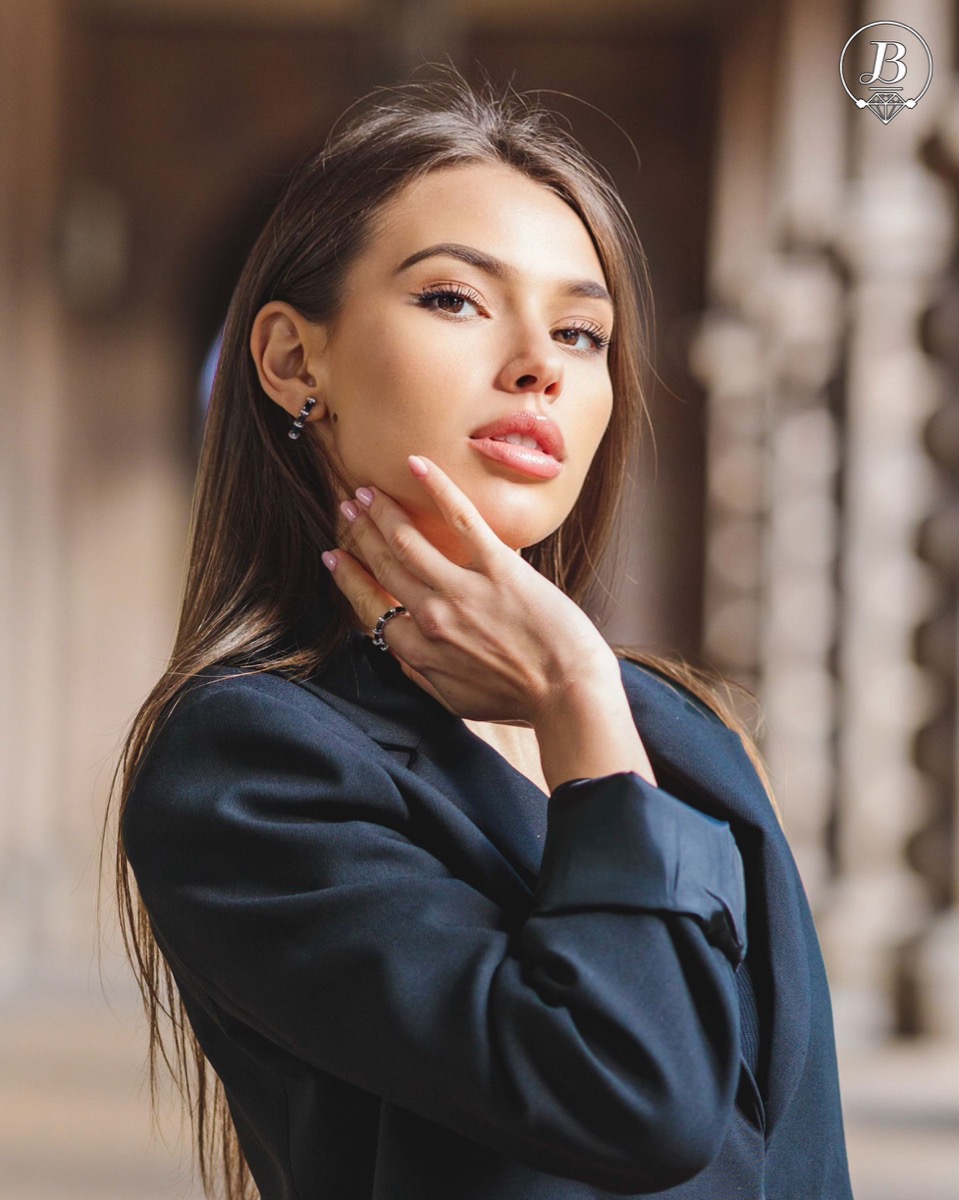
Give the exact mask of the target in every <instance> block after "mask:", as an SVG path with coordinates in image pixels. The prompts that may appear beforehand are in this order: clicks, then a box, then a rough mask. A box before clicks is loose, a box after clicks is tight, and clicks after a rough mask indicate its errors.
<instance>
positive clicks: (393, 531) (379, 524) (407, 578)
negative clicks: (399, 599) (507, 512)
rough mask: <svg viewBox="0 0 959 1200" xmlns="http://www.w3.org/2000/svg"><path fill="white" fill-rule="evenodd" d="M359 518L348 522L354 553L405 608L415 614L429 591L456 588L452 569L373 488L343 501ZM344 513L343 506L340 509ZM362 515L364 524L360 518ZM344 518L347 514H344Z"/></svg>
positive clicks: (407, 518)
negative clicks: (358, 553) (405, 599)
mask: <svg viewBox="0 0 959 1200" xmlns="http://www.w3.org/2000/svg"><path fill="white" fill-rule="evenodd" d="M347 503H348V504H349V506H350V507H351V508H353V509H360V510H361V517H358V518H356V519H355V520H353V521H352V528H351V529H350V532H351V533H353V532H354V531H355V534H356V538H357V545H358V548H360V549H361V551H362V554H363V557H364V558H366V557H367V550H368V549H369V551H370V553H371V554H372V555H374V561H370V562H369V566H370V568H371V569H372V570H373V574H374V575H376V577H377V579H379V580H380V582H381V583H383V584H384V585H385V586H386V587H388V588H391V589H392V590H394V591H396V592H398V593H399V594H401V595H404V596H407V597H409V600H410V603H407V608H409V609H410V611H411V612H413V611H415V609H416V607H417V605H418V603H419V602H420V601H422V600H423V599H425V597H426V595H427V594H428V593H429V592H436V591H441V592H448V591H451V590H453V589H455V587H456V585H457V578H456V572H458V571H459V570H461V569H462V568H460V567H458V566H457V565H456V564H455V563H453V562H451V560H450V559H449V558H448V557H447V556H446V555H445V554H444V553H443V551H442V550H440V549H439V548H438V547H437V546H435V545H434V544H433V543H432V542H431V541H430V540H429V538H427V537H426V535H425V534H423V533H422V532H421V531H420V530H419V529H417V527H416V525H415V524H414V523H413V520H412V518H411V517H410V514H409V513H408V511H407V510H406V509H405V508H404V507H403V506H402V505H401V504H398V503H397V502H396V501H395V500H394V499H393V497H392V496H390V495H388V494H387V493H386V492H382V491H380V490H379V488H372V487H360V488H357V489H356V501H348V502H347ZM341 508H343V511H344V512H346V509H345V507H344V506H341ZM362 513H365V514H366V516H367V518H368V519H367V520H363V519H362ZM347 515H348V514H347Z"/></svg>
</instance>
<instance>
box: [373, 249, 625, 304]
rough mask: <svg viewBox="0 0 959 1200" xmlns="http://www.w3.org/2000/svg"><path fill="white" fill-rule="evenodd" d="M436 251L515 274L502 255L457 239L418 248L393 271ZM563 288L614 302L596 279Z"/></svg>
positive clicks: (498, 273) (492, 271)
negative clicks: (495, 254)
mask: <svg viewBox="0 0 959 1200" xmlns="http://www.w3.org/2000/svg"><path fill="white" fill-rule="evenodd" d="M437 255H447V256H448V257H449V258H458V259H459V260H460V262H465V263H468V264H469V265H470V266H471V267H476V268H477V269H478V270H480V271H484V272H485V273H486V274H487V275H492V277H493V278H494V279H503V280H506V279H510V278H511V277H512V276H514V275H515V274H516V270H515V268H514V267H511V266H509V265H508V264H507V263H504V262H503V261H502V259H499V258H494V257H493V255H492V254H487V253H486V252H485V251H483V250H477V249H476V248H475V246H462V245H460V244H459V243H458V242H438V243H437V244H436V245H435V246H427V247H426V249H425V250H417V251H416V253H415V254H411V255H410V256H409V258H404V259H403V261H402V262H401V263H400V265H399V266H398V267H397V268H396V271H395V272H394V274H396V275H399V274H400V273H401V272H402V271H405V270H407V269H408V268H409V267H412V266H415V265H416V264H417V263H419V262H422V261H423V260H424V259H425V258H434V257H436V256H437ZM560 289H561V291H562V293H563V295H564V296H583V297H585V298H586V299H588V300H605V301H606V303H607V304H612V303H613V298H612V296H610V294H609V292H608V291H607V290H606V288H604V287H603V285H602V284H601V283H597V282H596V280H595V279H567V280H565V281H564V282H563V283H561V284H560Z"/></svg>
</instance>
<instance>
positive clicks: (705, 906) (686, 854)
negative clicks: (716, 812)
mask: <svg viewBox="0 0 959 1200" xmlns="http://www.w3.org/2000/svg"><path fill="white" fill-rule="evenodd" d="M535 900H536V908H537V911H538V912H561V911H567V910H570V909H584V908H593V909H595V908H597V907H615V908H628V909H637V910H642V911H657V912H674V913H681V914H683V915H685V916H689V917H693V918H694V919H695V920H696V921H697V922H698V923H699V924H700V925H701V927H702V929H703V932H704V933H705V935H706V938H707V939H708V941H709V942H710V943H711V944H712V945H714V946H717V947H718V948H719V949H720V950H722V951H723V953H724V954H725V955H726V956H727V958H728V959H729V960H730V962H731V963H732V964H733V965H734V966H737V965H738V964H739V963H740V962H741V961H742V960H743V958H744V957H745V954H746V885H745V878H744V874H743V864H742V859H741V857H740V854H739V850H738V848H737V846H736V842H735V839H734V838H733V835H732V832H731V830H730V828H729V825H728V824H727V823H726V822H725V821H717V820H715V819H714V818H713V817H709V816H706V814H705V813H701V812H699V811H698V810H697V809H694V808H691V807H690V806H689V805H687V804H684V803H683V802H682V801H680V800H677V799H676V798H675V797H674V796H671V795H670V794H669V793H668V792H664V791H663V790H662V789H660V788H656V787H653V786H652V784H649V783H647V782H646V781H645V780H644V779H642V778H641V777H640V776H639V775H637V774H636V773H635V772H632V771H624V772H620V773H618V774H615V775H604V776H601V777H599V778H595V779H571V780H569V781H568V782H566V783H563V784H560V786H559V787H558V788H556V789H555V791H554V792H553V794H552V796H551V798H550V803H549V826H548V830H547V834H546V844H545V846H544V849H543V864H542V870H541V872H540V878H539V884H538V887H537V891H536V897H535Z"/></svg>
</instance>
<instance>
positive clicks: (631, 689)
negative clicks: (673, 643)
mask: <svg viewBox="0 0 959 1200" xmlns="http://www.w3.org/2000/svg"><path fill="white" fill-rule="evenodd" d="M617 658H618V660H619V670H620V675H621V676H622V680H623V688H624V689H625V691H626V695H627V697H628V698H629V700H630V702H631V703H632V704H634V706H635V704H637V703H642V702H643V701H647V702H648V701H649V700H650V699H655V700H656V701H657V702H658V703H659V704H661V705H664V706H666V707H667V708H668V709H670V710H672V712H673V714H674V715H675V716H677V717H681V716H688V717H695V718H699V719H702V720H705V721H707V722H708V723H709V724H711V725H715V726H718V727H719V728H721V729H728V728H729V727H728V726H727V725H726V723H725V721H723V719H722V718H721V717H720V716H719V714H718V713H716V712H714V710H713V709H711V708H710V707H709V705H708V704H706V703H705V702H704V701H703V700H701V699H700V698H699V697H698V696H697V695H696V694H695V693H694V692H692V691H691V690H690V689H689V688H688V687H686V685H685V684H683V683H680V682H679V680H677V679H673V678H672V677H671V676H669V675H667V674H666V672H665V671H663V670H661V669H659V668H657V667H654V666H652V665H650V664H649V663H638V662H636V661H635V660H634V659H631V658H624V657H622V656H621V655H617Z"/></svg>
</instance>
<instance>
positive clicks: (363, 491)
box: [356, 488, 373, 508]
mask: <svg viewBox="0 0 959 1200" xmlns="http://www.w3.org/2000/svg"><path fill="white" fill-rule="evenodd" d="M356 498H357V500H359V502H360V503H361V504H365V505H366V507H367V508H369V507H370V505H371V504H372V503H373V491H372V489H371V488H357V489H356Z"/></svg>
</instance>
